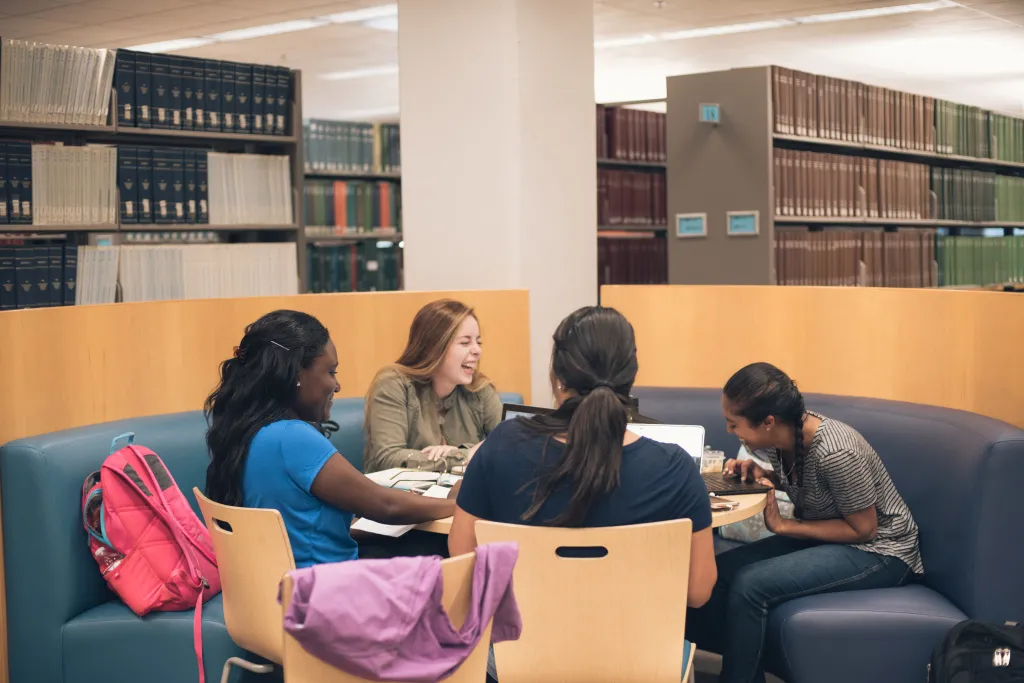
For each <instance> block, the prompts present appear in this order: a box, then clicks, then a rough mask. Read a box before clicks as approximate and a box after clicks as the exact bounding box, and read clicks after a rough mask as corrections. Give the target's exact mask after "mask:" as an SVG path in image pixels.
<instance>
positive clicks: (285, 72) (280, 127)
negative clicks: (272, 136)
mask: <svg viewBox="0 0 1024 683" xmlns="http://www.w3.org/2000/svg"><path fill="white" fill-rule="evenodd" d="M291 86H292V72H291V70H290V69H289V68H288V67H286V66H279V67H277V93H276V96H277V105H276V106H275V107H274V113H275V115H276V116H277V122H276V124H275V127H274V133H276V134H277V135H287V134H288V123H289V122H288V118H289V116H288V103H289V102H290V101H291Z"/></svg>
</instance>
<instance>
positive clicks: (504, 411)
mask: <svg viewBox="0 0 1024 683" xmlns="http://www.w3.org/2000/svg"><path fill="white" fill-rule="evenodd" d="M550 412H551V409H550V408H538V407H536V406H523V405H519V404H516V403H505V404H504V405H502V407H501V419H502V420H514V419H516V418H517V417H533V416H534V415H543V414H545V413H550Z"/></svg>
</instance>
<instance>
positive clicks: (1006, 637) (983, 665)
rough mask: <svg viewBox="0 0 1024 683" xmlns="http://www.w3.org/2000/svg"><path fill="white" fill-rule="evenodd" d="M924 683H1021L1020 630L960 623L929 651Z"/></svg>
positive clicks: (1023, 645)
mask: <svg viewBox="0 0 1024 683" xmlns="http://www.w3.org/2000/svg"><path fill="white" fill-rule="evenodd" d="M928 683H1024V626H1020V625H1018V624H1017V623H1016V622H1007V623H1006V624H1005V625H1003V626H997V625H995V624H988V623H985V622H983V621H975V620H973V619H972V620H968V621H961V622H960V623H959V624H957V625H956V626H954V627H953V628H951V629H950V630H949V633H947V634H946V637H945V638H944V639H943V641H942V642H941V643H939V645H938V646H936V648H935V649H934V650H933V651H932V661H931V662H930V663H929V664H928Z"/></svg>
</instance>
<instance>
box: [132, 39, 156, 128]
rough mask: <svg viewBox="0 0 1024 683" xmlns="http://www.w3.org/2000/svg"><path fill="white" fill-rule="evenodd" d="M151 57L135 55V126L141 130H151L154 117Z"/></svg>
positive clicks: (143, 53)
mask: <svg viewBox="0 0 1024 683" xmlns="http://www.w3.org/2000/svg"><path fill="white" fill-rule="evenodd" d="M151 57H152V56H151V55H150V54H148V53H145V52H136V53H135V125H136V126H138V127H139V128H151V127H152V126H153V117H152V112H151V111H150V110H151V107H152V102H153V93H152V87H151V86H152V79H153V62H152V59H151Z"/></svg>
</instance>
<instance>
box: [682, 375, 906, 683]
mask: <svg viewBox="0 0 1024 683" xmlns="http://www.w3.org/2000/svg"><path fill="white" fill-rule="evenodd" d="M722 412H723V413H724V415H725V422H726V426H727V428H728V430H729V432H730V433H732V434H735V435H736V436H737V437H738V438H739V440H740V441H741V442H742V443H743V445H744V446H745V447H746V448H747V450H749V451H750V452H751V453H752V454H754V456H755V457H757V458H758V459H760V460H761V461H763V462H767V463H769V464H770V465H771V467H772V469H771V470H770V471H769V470H765V469H762V468H761V467H760V466H759V465H757V464H756V462H754V461H753V460H744V461H743V462H738V461H736V460H729V461H727V462H726V463H725V474H726V476H730V475H731V476H735V477H742V478H744V479H746V480H748V481H760V482H761V483H763V484H765V485H768V486H772V487H777V488H778V489H780V490H782V491H785V492H786V493H787V494H788V495H789V497H790V500H792V501H793V505H794V518H793V519H784V518H783V517H782V516H781V515H780V514H779V508H778V504H777V503H776V501H775V496H774V495H772V496H769V497H768V504H767V506H766V507H765V511H764V521H765V526H766V527H767V529H768V530H769V531H771V532H773V533H774V535H773V536H770V537H768V538H766V539H763V540H761V541H757V542H755V543H751V544H748V545H744V546H741V547H739V548H736V549H733V550H729V551H727V552H724V553H722V554H721V555H719V557H718V567H719V572H718V583H717V584H716V585H715V589H714V591H713V593H712V596H711V600H710V601H709V602H708V604H707V605H706V606H705V607H703V608H702V609H700V610H694V611H693V613H692V614H691V615H690V616H689V617H688V619H687V624H686V625H687V631H689V637H690V638H691V639H692V640H693V641H694V642H697V643H700V645H701V648H703V649H706V650H711V651H715V652H719V653H720V654H722V675H721V679H720V680H721V681H722V683H751V682H753V681H764V673H763V667H762V663H761V660H762V656H763V653H764V643H765V628H766V625H767V623H768V618H769V615H770V613H771V610H772V609H774V608H776V607H778V606H779V605H781V604H782V603H784V602H787V601H789V600H791V599H794V598H797V597H804V596H807V595H815V594H820V593H832V592H839V591H850V590H862V589H868V588H890V587H895V586H900V585H902V584H904V583H907V582H909V581H912V580H914V577H915V576H916V575H919V574H922V573H923V572H924V567H923V565H922V564H921V554H920V552H919V549H918V542H917V524H916V523H915V522H914V518H913V516H912V515H911V514H910V510H909V508H907V505H906V503H904V502H903V498H902V497H901V496H900V494H899V492H898V491H897V490H896V487H895V485H894V484H893V483H892V479H891V478H890V477H889V473H888V472H887V471H886V469H885V465H884V464H882V461H881V459H880V458H879V457H878V454H877V453H875V451H874V449H872V448H871V446H870V445H869V444H868V442H867V441H865V440H864V437H863V436H861V435H860V434H859V433H858V432H857V431H856V430H855V429H853V427H850V426H849V425H846V424H843V423H842V422H839V421H838V420H833V419H830V418H828V417H825V416H824V415H821V414H818V413H815V412H812V411H810V410H807V408H806V406H805V405H804V398H803V396H802V395H801V393H800V390H799V389H797V386H796V383H795V382H793V380H791V379H790V378H789V377H788V376H787V375H786V373H784V372H783V371H781V370H779V369H778V368H776V367H774V366H773V365H769V364H768V363H754V364H752V365H748V366H746V367H745V368H743V369H741V370H739V371H738V372H737V373H736V374H734V375H733V376H732V377H731V378H730V379H729V381H728V382H726V384H725V389H724V390H723V392H722Z"/></svg>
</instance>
